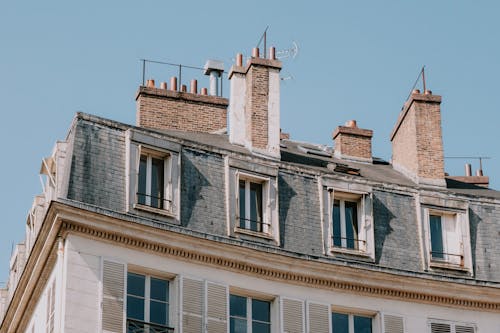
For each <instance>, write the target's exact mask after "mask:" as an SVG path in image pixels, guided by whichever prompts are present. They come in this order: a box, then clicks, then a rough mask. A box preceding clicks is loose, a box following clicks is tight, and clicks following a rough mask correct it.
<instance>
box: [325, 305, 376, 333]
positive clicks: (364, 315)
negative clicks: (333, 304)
mask: <svg viewBox="0 0 500 333" xmlns="http://www.w3.org/2000/svg"><path fill="white" fill-rule="evenodd" d="M334 314H340V315H346V316H348V317H347V320H348V330H349V332H348V333H356V331H354V329H355V327H354V317H361V318H369V319H370V329H371V333H374V331H375V330H374V327H375V319H376V315H373V314H369V313H357V312H351V311H342V310H338V309H335V308H334V309H331V311H330V317H331V318H330V323H331V332H332V333H336V332H335V331H334V327H333V325H334V323H333V315H334Z"/></svg>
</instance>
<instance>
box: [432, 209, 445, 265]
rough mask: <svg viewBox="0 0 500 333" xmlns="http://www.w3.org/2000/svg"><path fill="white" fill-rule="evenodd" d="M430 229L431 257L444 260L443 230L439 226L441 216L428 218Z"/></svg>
mask: <svg viewBox="0 0 500 333" xmlns="http://www.w3.org/2000/svg"><path fill="white" fill-rule="evenodd" d="M430 229H431V251H432V252H431V257H432V258H438V259H444V253H443V252H444V249H443V230H442V226H441V216H437V215H431V216H430Z"/></svg>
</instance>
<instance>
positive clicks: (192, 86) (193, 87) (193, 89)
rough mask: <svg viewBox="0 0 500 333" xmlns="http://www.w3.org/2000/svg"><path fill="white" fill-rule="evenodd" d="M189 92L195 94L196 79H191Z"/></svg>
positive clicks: (196, 89) (196, 90)
mask: <svg viewBox="0 0 500 333" xmlns="http://www.w3.org/2000/svg"><path fill="white" fill-rule="evenodd" d="M190 92H191V94H197V93H198V81H197V80H191V90H190Z"/></svg>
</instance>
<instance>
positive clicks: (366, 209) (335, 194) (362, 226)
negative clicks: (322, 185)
mask: <svg viewBox="0 0 500 333" xmlns="http://www.w3.org/2000/svg"><path fill="white" fill-rule="evenodd" d="M326 190H327V200H326V201H327V205H326V207H327V211H328V212H327V219H328V221H327V222H328V226H327V229H326V230H327V235H328V239H327V246H328V249H329V253H330V254H350V255H356V256H362V257H367V258H370V259H372V260H374V258H375V249H374V227H373V207H372V204H373V194H372V193H371V191H370V192H368V191H361V190H352V189H351V190H346V189H345V188H338V187H332V186H329V187H326ZM335 201H339V203H340V205H341V207H342V206H344V211H343V212H342V209H341V210H340V214H341V216H340V218H341V221H340V227H341V236H340V237H341V242H342V244H346V246H343V245H342V246H338V245H335V241H334V239H335V238H336V236H335V234H334V216H333V215H334V214H333V208H334V204H335ZM345 202H355V203H356V214H357V227H358V234H357V240H356V242H357V243H358V246H357V248H356V247H354V248H350V247H347V241H348V240H347V239H342V238H345V234H346V231H345V230H346V229H347V223H346V220H345ZM342 217H344V218H343V219H342ZM342 230H344V231H342Z"/></svg>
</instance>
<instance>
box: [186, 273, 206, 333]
mask: <svg viewBox="0 0 500 333" xmlns="http://www.w3.org/2000/svg"><path fill="white" fill-rule="evenodd" d="M203 296H204V295H203V281H198V280H192V279H187V278H183V279H182V329H183V332H184V333H200V332H203V298H204V297H203Z"/></svg>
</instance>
